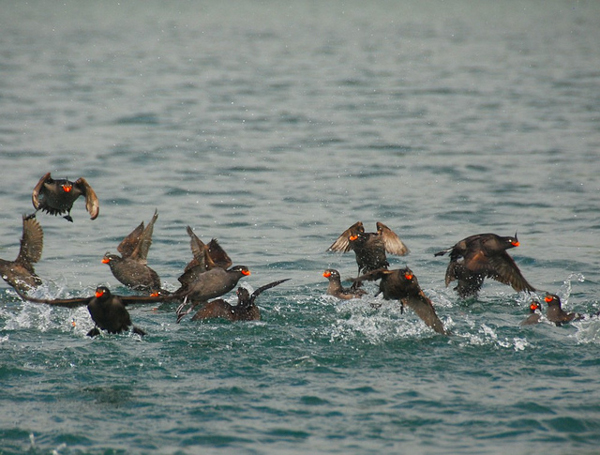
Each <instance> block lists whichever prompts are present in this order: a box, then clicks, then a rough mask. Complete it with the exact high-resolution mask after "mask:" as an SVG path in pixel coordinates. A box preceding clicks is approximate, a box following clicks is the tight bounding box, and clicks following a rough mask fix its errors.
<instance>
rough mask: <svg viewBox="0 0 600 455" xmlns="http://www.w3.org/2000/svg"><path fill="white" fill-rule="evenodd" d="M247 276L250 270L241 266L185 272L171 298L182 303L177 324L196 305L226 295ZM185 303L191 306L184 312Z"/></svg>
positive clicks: (178, 311)
mask: <svg viewBox="0 0 600 455" xmlns="http://www.w3.org/2000/svg"><path fill="white" fill-rule="evenodd" d="M249 275H250V270H249V269H248V267H246V266H243V265H236V266H234V267H231V268H230V269H227V270H225V269H222V268H220V267H214V268H212V269H210V270H207V271H206V272H203V273H200V274H190V271H187V272H185V273H184V274H183V275H181V276H180V277H179V281H180V283H181V287H180V288H179V289H178V290H177V291H175V292H174V293H173V294H172V296H173V297H175V298H178V299H181V300H183V301H184V303H183V304H181V305H180V306H179V307H178V308H177V322H179V321H181V319H182V318H183V317H184V316H185V315H186V314H188V313H189V312H190V311H192V310H193V309H194V308H195V307H196V306H197V305H199V304H205V303H206V302H208V300H209V299H213V298H215V297H220V296H222V295H224V294H227V293H228V292H229V291H231V290H232V289H233V288H234V287H235V286H236V285H237V283H238V281H239V280H240V278H242V277H243V276H249ZM187 302H191V306H190V308H189V309H187V310H186V311H184V308H185V306H186V304H187Z"/></svg>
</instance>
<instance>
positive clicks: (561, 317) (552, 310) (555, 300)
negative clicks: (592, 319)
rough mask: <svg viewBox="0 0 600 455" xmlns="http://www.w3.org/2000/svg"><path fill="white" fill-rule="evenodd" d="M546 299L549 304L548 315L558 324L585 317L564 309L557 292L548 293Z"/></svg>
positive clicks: (549, 318) (551, 320)
mask: <svg viewBox="0 0 600 455" xmlns="http://www.w3.org/2000/svg"><path fill="white" fill-rule="evenodd" d="M544 301H545V302H546V303H547V304H548V309H547V310H546V317H547V318H548V320H549V321H550V322H554V324H556V325H557V326H561V325H563V324H566V323H568V322H571V321H578V320H580V319H582V318H583V316H581V315H580V314H578V313H567V312H566V311H565V310H563V309H562V303H561V301H560V297H558V296H557V295H555V294H546V297H545V298H544Z"/></svg>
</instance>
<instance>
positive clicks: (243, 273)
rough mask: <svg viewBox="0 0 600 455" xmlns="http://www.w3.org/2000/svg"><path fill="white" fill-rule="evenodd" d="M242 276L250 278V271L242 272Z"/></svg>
mask: <svg viewBox="0 0 600 455" xmlns="http://www.w3.org/2000/svg"><path fill="white" fill-rule="evenodd" d="M242 275H245V276H250V270H242Z"/></svg>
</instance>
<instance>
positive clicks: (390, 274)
mask: <svg viewBox="0 0 600 455" xmlns="http://www.w3.org/2000/svg"><path fill="white" fill-rule="evenodd" d="M375 280H381V281H380V282H379V292H380V293H382V294H383V298H384V299H386V300H399V301H400V303H401V304H402V306H403V307H404V306H408V307H409V308H411V309H412V310H413V311H414V312H415V313H416V314H417V316H419V318H421V320H422V321H423V322H424V323H425V324H426V325H427V326H429V327H431V328H432V329H433V330H435V331H436V332H437V333H440V334H442V335H448V332H447V331H446V329H445V328H444V324H443V323H442V321H441V320H440V318H439V317H438V315H437V313H436V312H435V308H434V307H433V303H432V302H431V300H430V299H429V297H427V296H426V295H425V294H424V293H423V291H422V290H421V287H420V286H419V282H418V281H417V277H416V276H415V275H414V274H413V272H412V271H411V270H410V269H409V268H408V267H406V268H403V269H396V270H387V269H380V270H374V271H371V272H369V273H366V274H365V275H362V276H360V277H358V278H357V279H356V280H355V281H356V282H359V283H360V282H362V281H375Z"/></svg>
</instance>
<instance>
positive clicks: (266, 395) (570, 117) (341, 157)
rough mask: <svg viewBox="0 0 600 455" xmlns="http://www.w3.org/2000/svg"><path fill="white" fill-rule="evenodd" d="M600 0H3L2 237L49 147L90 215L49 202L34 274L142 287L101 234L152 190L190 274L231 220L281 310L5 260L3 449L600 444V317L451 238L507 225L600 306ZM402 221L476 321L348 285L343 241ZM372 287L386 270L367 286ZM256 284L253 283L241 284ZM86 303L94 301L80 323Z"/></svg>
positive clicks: (143, 212) (141, 210)
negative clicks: (231, 309) (444, 254)
mask: <svg viewBox="0 0 600 455" xmlns="http://www.w3.org/2000/svg"><path fill="white" fill-rule="evenodd" d="M598 17H600V6H599V4H598V3H597V2H586V1H582V2H576V1H544V2H542V1H533V0H532V1H525V2H516V1H515V2H513V1H508V2H474V1H473V2H472V1H458V2H427V3H425V4H422V2H400V1H398V2H392V1H381V2H371V3H368V4H367V3H364V2H353V1H348V2H341V1H340V2H335V1H325V2H321V1H320V2H311V1H306V2H272V1H250V0H239V1H233V2H226V3H225V4H220V3H217V2H210V1H207V2H184V1H175V2H168V3H160V2H143V3H141V2H140V3H137V2H136V3H133V2H121V3H116V2H108V1H99V2H94V3H91V2H90V3H89V4H88V3H85V4H83V3H81V2H73V1H66V2H64V1H61V2H58V1H56V2H54V1H51V2H41V1H39V2H38V1H33V2H8V3H7V4H6V5H4V7H3V13H2V14H1V15H0V25H1V27H2V33H1V34H0V166H1V167H2V169H3V173H2V181H1V182H2V183H1V184H0V201H1V202H0V204H1V210H0V238H1V241H0V257H2V258H6V259H14V257H16V254H17V252H18V247H19V238H20V235H21V214H22V213H29V212H30V211H31V210H32V207H31V201H30V197H31V196H30V195H31V190H32V188H33V186H34V185H35V183H36V182H37V180H38V179H39V178H40V177H41V176H42V175H43V174H44V173H45V172H48V171H51V172H52V174H53V176H55V177H65V176H66V177H69V178H71V179H76V178H77V177H80V176H85V177H86V178H87V179H88V181H89V182H90V183H91V184H92V186H93V188H94V189H95V190H96V192H97V194H98V196H99V198H100V217H99V218H98V219H97V220H96V221H90V220H89V216H88V215H87V213H86V212H85V211H84V208H83V203H81V201H78V202H77V203H76V205H75V207H74V209H73V212H72V215H73V217H74V219H75V222H74V223H73V224H70V223H67V222H66V221H64V220H62V219H59V218H54V217H49V216H44V215H42V214H40V215H39V219H40V222H41V223H42V225H43V228H44V232H45V245H44V253H43V257H42V260H41V261H40V263H39V264H38V265H37V267H36V270H37V272H38V274H39V275H40V276H41V277H42V278H43V279H44V280H45V282H46V284H45V285H44V287H42V288H41V289H40V290H39V291H37V295H39V296H45V297H58V296H61V297H69V296H81V295H86V296H87V295H90V294H91V293H92V292H93V289H94V288H95V287H96V286H97V285H98V284H107V285H108V286H110V287H111V289H112V290H113V291H115V292H117V293H128V292H129V291H128V290H126V289H124V288H123V287H122V286H120V285H119V283H118V282H117V281H116V280H115V279H114V278H113V277H112V275H111V274H110V271H109V269H108V267H107V266H106V265H104V264H101V262H100V260H101V258H102V256H103V255H104V253H105V252H106V251H108V250H111V251H114V250H115V249H116V246H117V244H118V243H119V242H120V240H121V239H122V238H123V237H124V236H125V235H126V234H128V233H129V232H130V231H131V230H132V229H133V228H134V227H135V226H137V224H139V223H140V221H142V220H144V221H146V222H148V221H149V220H150V218H151V216H152V214H153V212H154V209H155V208H157V209H158V211H159V218H158V221H157V223H156V226H155V229H154V243H153V245H152V248H151V250H150V254H149V258H148V260H149V264H150V265H151V266H152V267H153V268H154V269H155V270H156V271H157V272H158V273H159V275H160V276H161V277H162V279H163V281H164V283H165V286H166V287H168V288H169V289H175V288H176V287H177V284H178V282H177V276H179V274H180V273H181V271H182V268H183V267H184V265H185V264H186V263H187V261H188V260H189V259H190V257H191V253H190V250H189V241H188V237H187V234H186V232H185V227H186V226H187V225H190V226H192V227H194V228H195V230H196V232H197V233H198V235H199V236H200V237H201V238H203V239H205V240H209V239H210V238H211V237H218V238H219V240H220V242H221V244H222V245H223V246H224V248H225V249H226V250H227V252H228V253H229V255H230V256H231V257H232V258H233V260H234V262H235V263H237V264H244V265H247V266H248V267H250V269H251V270H252V275H251V276H250V277H248V278H245V279H244V280H242V284H243V285H244V286H248V287H250V288H257V287H259V286H261V285H263V284H265V283H267V282H269V281H272V280H276V279H282V278H292V280H291V281H290V282H288V283H285V284H284V285H281V286H279V287H277V288H274V289H271V290H269V291H267V292H265V293H264V294H262V295H261V296H260V297H259V300H258V302H259V305H260V308H261V311H262V316H263V318H262V321H260V322H253V323H226V322H219V321H217V322H205V323H192V322H191V321H189V320H184V321H183V322H182V323H181V324H180V325H177V324H175V317H174V312H173V307H172V306H168V305H163V306H159V307H158V308H154V307H151V306H150V307H140V308H133V309H132V310H131V314H132V319H133V320H134V322H135V324H136V325H138V326H140V327H142V328H143V329H144V330H146V331H147V332H148V335H147V336H146V337H144V338H143V339H141V338H139V337H138V336H132V335H129V334H123V335H104V336H101V337H98V338H97V339H93V340H92V339H89V338H87V337H86V336H85V334H86V332H87V331H88V330H89V329H90V328H91V321H90V318H89V315H88V313H87V310H86V309H85V308H82V309H78V310H68V309H64V308H49V307H46V306H43V305H36V304H32V303H24V302H22V301H21V300H20V299H19V298H18V297H17V296H16V295H15V293H14V292H13V291H12V289H10V288H9V287H8V285H5V284H3V283H2V284H0V299H1V301H2V306H1V308H0V384H1V387H0V409H1V412H0V453H2V454H16V453H24V452H26V453H34V454H38V453H39V454H45V453H59V454H72V453H107V454H111V453H165V454H171V453H177V454H195V453H208V454H211V453H245V454H282V453H284V454H305V453H344V454H346V453H357V454H358V453H360V454H366V453H372V454H381V453H423V454H443V453H447V454H455V453H464V454H505V453H518V454H538V453H546V454H564V453H589V454H592V453H597V451H598V445H599V444H600V379H599V378H600V357H599V355H598V350H599V348H600V320H598V319H597V318H592V319H588V320H585V321H582V322H577V323H574V324H572V325H570V326H567V327H560V328H559V327H554V326H552V325H550V324H548V323H546V322H544V323H542V324H540V325H538V326H535V327H530V328H521V327H519V322H520V321H521V320H523V319H524V318H525V317H526V313H527V306H528V302H529V300H528V298H527V296H525V295H519V294H515V293H514V292H513V291H512V290H511V289H510V288H508V287H506V286H502V285H499V284H497V283H493V282H489V283H487V284H486V285H485V286H484V289H483V291H482V293H481V295H480V296H479V298H478V299H476V300H471V301H468V302H464V301H460V300H459V299H458V298H457V297H456V295H455V294H454V292H453V291H452V290H451V289H447V288H445V287H444V272H445V267H446V260H445V259H443V258H434V257H433V253H434V252H435V251H438V250H439V249H442V248H445V247H448V246H450V245H452V244H453V243H455V242H456V241H457V240H460V239H461V238H463V237H465V236H467V235H470V234H474V233H479V232H490V231H491V232H496V233H498V234H501V235H511V234H513V233H514V232H515V231H518V234H519V239H520V240H521V247H520V248H518V249H515V250H511V254H512V255H513V257H514V258H515V260H516V261H517V263H518V264H519V266H520V267H521V270H522V271H523V274H524V275H525V276H526V278H527V279H528V280H529V281H530V282H531V283H532V284H533V285H534V286H536V287H537V288H539V289H540V290H542V291H551V292H556V293H558V294H559V295H560V296H561V297H562V298H563V300H564V302H565V304H564V306H565V308H566V309H567V310H568V311H578V312H581V313H587V314H590V313H595V312H597V311H598V310H600V303H599V300H598V289H599V287H598V283H599V282H600V274H599V273H598V266H599V263H600V261H599V259H598V258H599V253H600V251H599V249H600V247H599V243H598V236H599V231H600V222H599V217H598V215H599V213H600V212H599V206H600V193H599V189H600V181H599V179H598V176H599V175H600V159H599V158H600V114H599V112H600V71H599V66H598V63H599V62H600V48H599V47H598V43H599V42H600V29H599V28H598V20H597V19H598ZM357 220H362V221H363V222H364V223H365V225H366V226H367V228H368V229H374V228H375V221H383V222H384V223H385V224H387V225H388V226H390V227H391V228H392V229H394V230H395V231H396V232H397V233H398V234H399V235H400V236H401V238H402V239H403V240H404V241H405V242H406V244H407V245H408V246H409V248H410V249H411V254H410V255H409V256H406V257H404V258H394V257H391V258H390V261H391V262H392V265H393V266H394V267H398V266H404V265H406V264H408V265H409V266H410V267H411V268H412V269H413V271H414V272H415V274H416V275H417V277H418V278H419V281H420V283H421V285H422V287H423V288H424V290H425V292H426V294H428V295H429V296H430V297H431V298H432V300H433V301H434V303H435V305H436V308H437V311H438V314H439V315H440V317H441V319H442V320H443V321H444V323H445V324H446V325H447V326H448V327H449V328H451V330H452V331H453V333H454V335H453V336H451V337H449V338H445V337H440V336H438V335H436V334H434V333H433V332H432V331H431V330H429V329H428V328H427V327H425V326H424V325H423V324H422V323H421V321H420V320H419V319H418V318H416V316H415V315H414V314H412V313H410V312H409V313H408V314H404V315H402V314H400V311H399V308H398V306H397V304H395V303H393V302H387V303H385V304H384V305H383V306H382V308H381V309H380V310H379V311H375V310H373V309H372V308H371V307H370V306H369V304H368V302H369V301H373V300H376V299H374V298H371V299H368V300H367V301H365V302H363V301H353V302H349V303H341V302H338V301H336V300H334V299H332V298H329V297H327V296H325V289H326V280H325V279H324V278H322V276H321V274H322V271H323V270H324V269H325V268H327V267H335V268H338V269H339V270H340V271H341V273H342V275H343V276H352V275H354V274H355V273H356V264H355V262H354V257H353V255H352V254H349V255H331V254H327V253H325V250H326V249H327V247H328V246H329V245H330V244H331V242H332V241H333V240H334V239H335V238H336V237H337V236H338V235H339V234H340V233H341V232H342V231H343V230H344V229H346V228H347V227H348V226H350V225H351V224H353V223H354V222H355V221H357ZM369 289H370V290H374V288H369ZM227 298H228V299H230V300H233V299H234V297H233V296H228V297H227ZM73 322H74V323H75V325H73Z"/></svg>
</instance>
